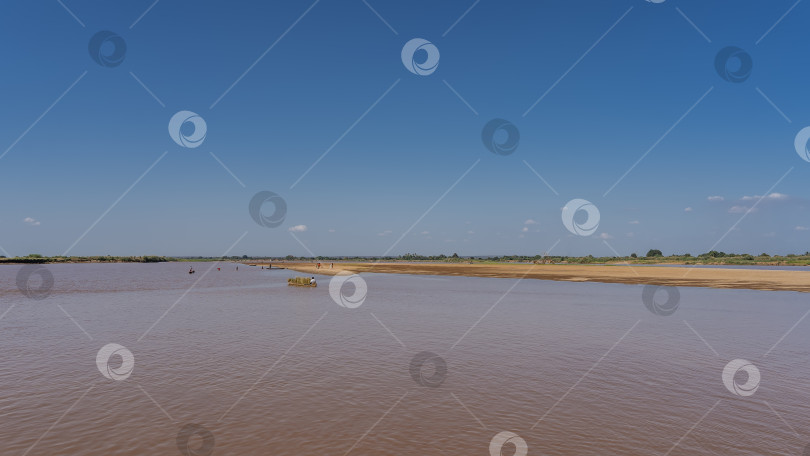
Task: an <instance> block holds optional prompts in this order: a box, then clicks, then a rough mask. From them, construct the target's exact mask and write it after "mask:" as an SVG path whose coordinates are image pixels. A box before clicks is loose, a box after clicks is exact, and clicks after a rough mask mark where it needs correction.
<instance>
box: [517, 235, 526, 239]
mask: <svg viewBox="0 0 810 456" xmlns="http://www.w3.org/2000/svg"><path fill="white" fill-rule="evenodd" d="M525 237H526V235H525V234H520V235H518V238H520V239H523V238H525Z"/></svg>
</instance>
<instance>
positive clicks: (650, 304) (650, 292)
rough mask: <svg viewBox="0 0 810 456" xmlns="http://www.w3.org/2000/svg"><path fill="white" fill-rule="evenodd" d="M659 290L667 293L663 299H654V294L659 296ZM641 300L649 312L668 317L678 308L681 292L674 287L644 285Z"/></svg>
mask: <svg viewBox="0 0 810 456" xmlns="http://www.w3.org/2000/svg"><path fill="white" fill-rule="evenodd" d="M659 291H661V292H663V293H664V294H666V295H667V297H666V300H665V301H661V300H660V299H659V300H656V299H655V296H656V294H657V295H658V296H659V298H660V296H661V295H660V294H659V293H658V292H659ZM641 301H642V302H644V306H645V307H646V308H647V310H649V311H650V312H652V313H654V314H656V315H660V316H662V317H668V316H670V315H672V314H674V313H675V311H676V310H678V304H679V303H680V301H681V292H680V291H679V290H678V288H676V287H663V286H659V285H645V286H644V290H643V291H642V292H641Z"/></svg>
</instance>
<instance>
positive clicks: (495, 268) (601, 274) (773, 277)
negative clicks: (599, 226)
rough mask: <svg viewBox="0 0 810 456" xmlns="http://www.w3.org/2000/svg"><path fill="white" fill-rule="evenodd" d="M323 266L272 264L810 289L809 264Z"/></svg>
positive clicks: (308, 270)
mask: <svg viewBox="0 0 810 456" xmlns="http://www.w3.org/2000/svg"><path fill="white" fill-rule="evenodd" d="M251 264H256V265H260V264H262V263H251ZM265 265H266V263H265ZM322 265H323V266H322V267H321V268H320V269H316V267H315V264H314V263H273V267H280V268H287V269H291V270H294V271H299V272H302V273H305V274H310V275H312V274H322V275H334V274H337V273H339V272H342V271H346V272H352V273H360V272H377V273H387V274H427V275H449V276H467V277H501V278H513V279H515V278H527V279H541V280H561V281H569V282H605V283H627V284H653V285H667V286H678V287H710V288H737V289H748V290H770V291H800V292H805V293H808V292H810V268H808V270H807V271H783V270H767V269H766V270H763V269H724V268H693V267H689V266H683V267H676V266H667V267H662V266H628V265H538V264H454V263H334V269H330V268H329V265H330V263H322Z"/></svg>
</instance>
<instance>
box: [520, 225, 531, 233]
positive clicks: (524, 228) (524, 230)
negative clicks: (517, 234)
mask: <svg viewBox="0 0 810 456" xmlns="http://www.w3.org/2000/svg"><path fill="white" fill-rule="evenodd" d="M520 231H522V232H524V233H528V232H529V227H528V226H524V227H523V229H522V230H520Z"/></svg>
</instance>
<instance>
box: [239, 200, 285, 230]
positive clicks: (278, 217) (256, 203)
mask: <svg viewBox="0 0 810 456" xmlns="http://www.w3.org/2000/svg"><path fill="white" fill-rule="evenodd" d="M266 203H270V204H272V205H273V213H272V214H270V215H265V214H264V213H263V212H262V207H263V206H264V205H265V204H266ZM248 211H249V212H250V217H251V218H253V221H255V222H256V223H258V224H259V225H260V226H263V227H265V228H275V227H277V226H279V225H281V224H282V223H284V218H285V217H286V216H287V202H286V201H284V198H282V197H281V196H280V195H278V194H276V193H273V192H270V191H263V192H259V193H257V194H255V195H253V198H251V199H250V205H249V206H248Z"/></svg>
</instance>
